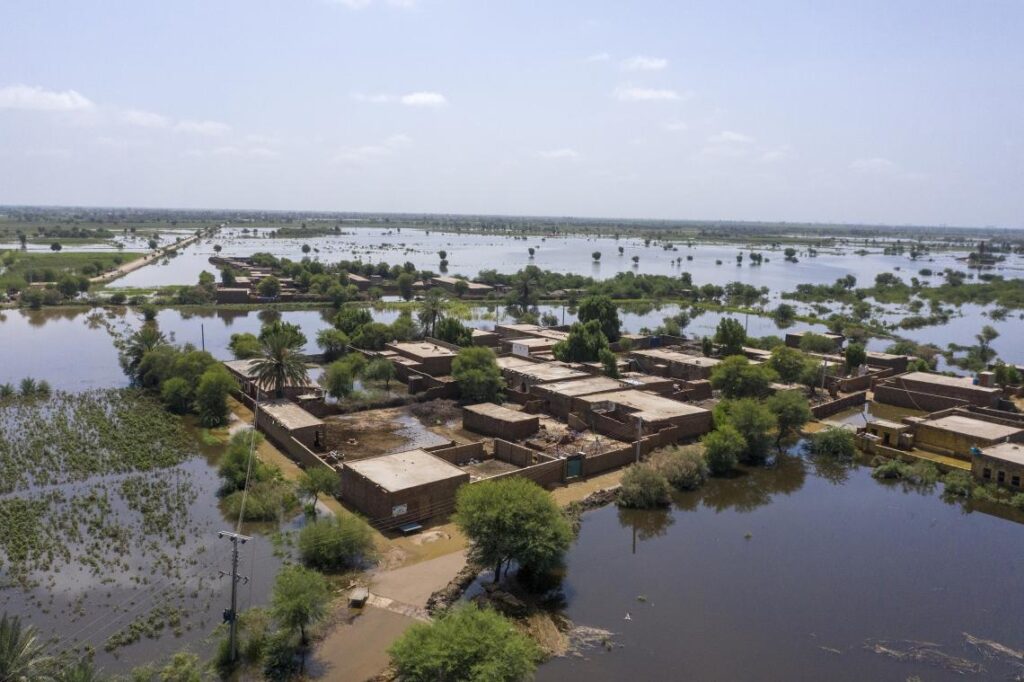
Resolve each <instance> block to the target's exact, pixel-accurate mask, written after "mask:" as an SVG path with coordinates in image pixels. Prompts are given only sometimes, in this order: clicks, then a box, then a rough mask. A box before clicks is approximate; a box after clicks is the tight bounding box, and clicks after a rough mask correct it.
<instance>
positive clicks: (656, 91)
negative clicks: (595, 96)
mask: <svg viewBox="0 0 1024 682" xmlns="http://www.w3.org/2000/svg"><path fill="white" fill-rule="evenodd" d="M612 94H613V96H614V97H615V99H617V100H619V101H620V102H672V101H678V100H681V99H683V97H682V95H680V94H679V93H678V92H676V91H675V90H668V89H663V88H635V87H619V88H616V89H615V92H614V93H612Z"/></svg>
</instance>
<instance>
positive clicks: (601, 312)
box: [577, 295, 622, 341]
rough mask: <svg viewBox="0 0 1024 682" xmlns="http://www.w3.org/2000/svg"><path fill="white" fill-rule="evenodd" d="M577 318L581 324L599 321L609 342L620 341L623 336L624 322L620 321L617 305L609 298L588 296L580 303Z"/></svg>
mask: <svg viewBox="0 0 1024 682" xmlns="http://www.w3.org/2000/svg"><path fill="white" fill-rule="evenodd" d="M577 317H578V318H579V321H580V322H584V323H586V322H589V321H590V320H597V321H598V322H599V323H600V324H601V331H602V332H604V335H605V338H607V339H608V341H618V340H619V336H621V333H620V330H619V328H620V327H621V326H622V322H621V321H620V320H619V311H618V308H617V307H616V305H615V303H614V302H612V299H611V298H609V297H608V296H602V295H599V296H588V297H586V298H584V299H583V300H582V301H580V305H579V310H578V312H577Z"/></svg>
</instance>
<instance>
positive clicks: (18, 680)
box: [0, 613, 50, 682]
mask: <svg viewBox="0 0 1024 682" xmlns="http://www.w3.org/2000/svg"><path fill="white" fill-rule="evenodd" d="M49 664H50V657H49V656H47V655H46V654H45V653H44V652H43V645H42V644H41V643H40V642H39V641H38V638H37V637H36V630H35V628H33V627H32V626H28V627H22V626H21V619H20V618H18V617H17V616H10V617H9V616H8V615H7V614H6V613H4V615H3V616H2V617H0V680H3V682H30V681H32V680H39V679H42V678H44V677H45V668H46V667H47V666H49Z"/></svg>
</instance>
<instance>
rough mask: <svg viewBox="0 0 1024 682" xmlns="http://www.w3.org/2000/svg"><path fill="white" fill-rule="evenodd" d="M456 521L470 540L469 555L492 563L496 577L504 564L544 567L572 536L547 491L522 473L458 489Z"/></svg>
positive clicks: (556, 557) (552, 562)
mask: <svg viewBox="0 0 1024 682" xmlns="http://www.w3.org/2000/svg"><path fill="white" fill-rule="evenodd" d="M455 522H456V523H457V524H458V525H459V528H461V529H462V531H463V532H464V533H465V534H466V536H467V537H468V538H469V539H470V541H471V542H472V549H471V552H472V555H473V558H474V559H476V560H477V561H479V562H480V563H482V564H484V565H486V566H494V567H495V570H494V579H495V582H497V581H498V580H500V579H501V571H502V567H503V565H505V564H507V563H510V562H511V561H513V560H514V561H516V562H517V563H518V564H519V566H520V567H523V568H527V569H529V570H532V571H537V572H543V571H545V570H549V569H551V568H553V567H554V566H556V565H557V564H558V563H559V562H560V561H561V559H562V556H563V555H564V554H565V552H566V550H568V549H569V543H570V542H571V540H572V531H571V529H570V527H569V522H568V521H566V519H565V516H563V514H562V511H561V510H560V509H559V508H558V505H556V504H555V502H554V500H552V499H551V496H550V495H548V494H547V492H545V491H544V489H543V488H541V487H540V486H538V485H537V484H536V483H534V482H533V481H529V480H527V479H525V478H518V477H514V478H503V479H499V480H497V481H483V482H481V483H475V484H473V485H464V486H462V487H461V488H460V489H459V492H458V496H457V498H456V506H455Z"/></svg>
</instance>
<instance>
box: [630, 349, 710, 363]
mask: <svg viewBox="0 0 1024 682" xmlns="http://www.w3.org/2000/svg"><path fill="white" fill-rule="evenodd" d="M633 355H640V356H643V357H648V358H651V359H652V360H663V361H666V362H679V363H682V364H686V365H694V366H696V367H714V366H715V365H717V364H718V363H719V362H721V360H719V359H718V358H706V357H704V356H702V355H690V354H689V353H682V352H680V351H677V350H668V349H667V348H652V349H650V350H635V351H633Z"/></svg>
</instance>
